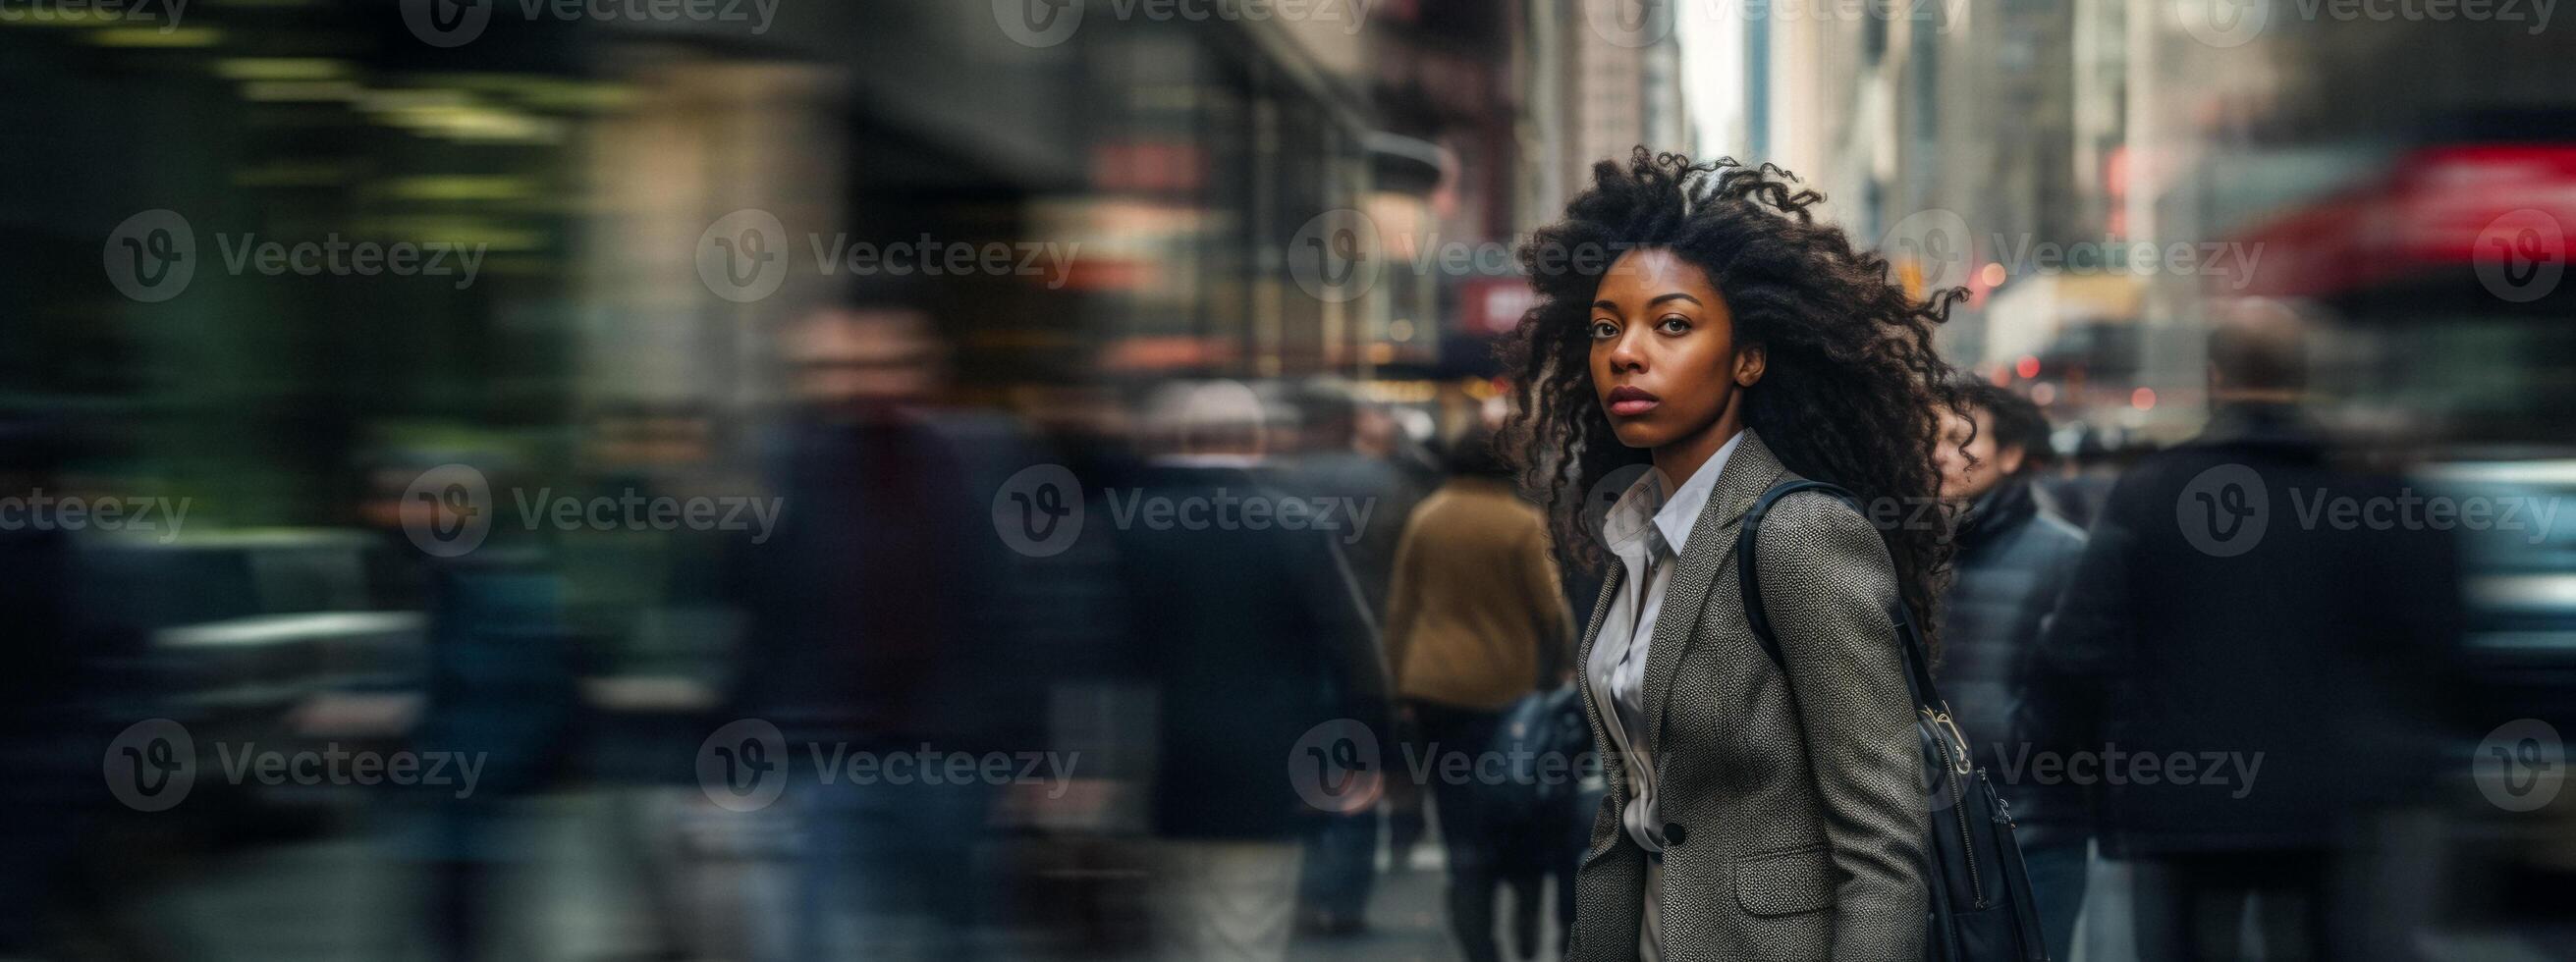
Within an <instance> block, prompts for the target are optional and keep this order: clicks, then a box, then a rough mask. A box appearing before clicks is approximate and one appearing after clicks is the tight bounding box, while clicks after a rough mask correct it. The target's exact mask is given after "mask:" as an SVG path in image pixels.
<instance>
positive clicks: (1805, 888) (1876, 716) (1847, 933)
mask: <svg viewBox="0 0 2576 962" xmlns="http://www.w3.org/2000/svg"><path fill="white" fill-rule="evenodd" d="M1794 477H1795V475H1792V474H1790V473H1789V471H1788V469H1787V468H1784V467H1782V466H1781V464H1780V460H1779V458H1778V457H1777V456H1775V455H1773V454H1772V453H1771V449H1770V448H1769V447H1768V446H1766V445H1764V444H1763V443H1762V439H1761V438H1760V437H1758V436H1755V435H1753V434H1752V433H1751V432H1750V431H1749V430H1748V431H1747V433H1746V435H1745V438H1744V443H1743V444H1741V445H1739V446H1738V447H1737V448H1736V451H1735V453H1734V455H1733V456H1731V457H1730V458H1729V459H1728V460H1727V462H1726V465H1725V466H1724V467H1723V468H1722V469H1720V471H1719V473H1718V477H1717V486H1716V488H1715V490H1714V491H1712V492H1711V494H1710V495H1709V499H1708V505H1707V507H1705V508H1703V509H1701V511H1700V515H1699V520H1697V521H1696V522H1693V523H1692V525H1691V535H1690V540H1689V542H1688V544H1687V546H1686V547H1684V548H1683V552H1682V556H1681V559H1680V561H1679V563H1678V564H1677V565H1676V566H1675V567H1674V569H1673V577H1672V579H1671V581H1670V584H1669V586H1668V587H1667V588H1666V591H1667V594H1666V595H1665V596H1664V603H1663V609H1662V613H1661V614H1659V615H1658V616H1656V622H1655V633H1654V640H1653V649H1652V651H1651V652H1650V653H1649V655H1648V657H1647V661H1646V675H1645V703H1646V709H1647V712H1646V714H1647V728H1648V734H1647V744H1650V745H1654V746H1656V764H1657V766H1658V768H1657V772H1658V773H1659V775H1660V776H1661V779H1662V780H1661V781H1660V783H1659V788H1658V792H1657V795H1658V797H1659V798H1660V799H1661V800H1662V804H1661V808H1662V812H1661V815H1662V817H1663V819H1664V820H1665V826H1664V837H1665V840H1666V843H1667V844H1666V849H1665V853H1664V888H1663V898H1662V901H1661V903H1660V905H1659V906H1658V910H1659V913H1660V915H1661V916H1662V923H1663V935H1664V946H1665V949H1666V952H1667V957H1668V958H1669V959H1670V960H1672V962H1739V960H1745V959H1796V960H1811V959H1850V960H1864V962H1911V960H1915V959H1920V958H1922V957H1923V951H1924V945H1923V937H1924V927H1925V919H1924V912H1925V909H1926V905H1927V901H1926V900H1927V898H1928V895H1927V894H1926V891H1925V887H1924V886H1925V883H1924V869H1923V859H1924V852H1923V842H1924V837H1925V836H1924V833H1925V831H1926V830H1927V827H1928V824H1929V819H1930V815H1929V811H1928V806H1927V801H1926V800H1927V798H1928V794H1927V790H1926V787H1925V783H1924V781H1923V761H1922V756H1921V754H1920V749H1919V748H1918V747H1917V743H1916V735H1915V728H1914V706H1913V702H1912V700H1911V698H1910V697H1909V696H1908V695H1907V693H1906V687H1905V668H1904V663H1903V661H1902V657H1903V656H1902V654H1901V653H1900V652H1899V651H1898V650H1897V648H1896V631H1895V628H1894V627H1893V626H1892V625H1891V624H1890V623H1889V621H1888V618H1887V614H1886V612H1887V606H1888V605H1890V604H1892V603H1894V602H1895V600H1896V594H1897V591H1896V577H1895V568H1894V565H1893V564H1892V563H1890V561H1889V560H1888V554H1887V549H1886V547H1885V546H1884V545H1883V544H1882V543H1881V542H1880V540H1879V536H1878V531H1877V530H1876V529H1875V528H1873V527H1871V526H1870V523H1869V522H1868V520H1866V519H1864V518H1863V517H1861V515H1860V514H1859V513H1858V512H1855V511H1853V510H1852V509H1851V508H1850V507H1848V506H1846V505H1844V504H1843V503H1842V502H1840V501H1837V500H1834V499H1833V498H1832V497H1830V496H1827V495H1824V494H1819V493H1813V492H1810V493H1804V494H1798V495H1792V496H1790V497H1789V498H1787V499H1784V500H1782V501H1781V502H1780V503H1779V504H1778V505H1776V506H1775V507H1774V508H1773V509H1772V513H1771V514H1770V515H1769V516H1768V517H1767V518H1766V519H1765V520H1764V521H1763V524H1762V539H1761V544H1760V548H1759V549H1758V550H1760V551H1761V552H1762V557H1761V571H1762V587H1761V590H1762V599H1763V604H1764V606H1765V607H1766V608H1767V609H1768V610H1769V612H1770V616H1771V625H1772V629H1773V631H1774V632H1775V634H1776V635H1777V637H1778V639H1779V642H1780V649H1781V652H1782V654H1783V655H1784V656H1785V657H1786V658H1787V659H1788V662H1789V671H1788V674H1787V676H1786V677H1784V676H1783V675H1782V673H1781V672H1780V670H1779V669H1778V668H1776V667H1774V665H1773V663H1772V661H1771V659H1770V657H1769V656H1768V655H1766V654H1764V652H1763V650H1762V644H1761V642H1760V641H1757V640H1756V639H1755V638H1754V637H1753V632H1752V630H1751V629H1750V628H1749V627H1747V625H1746V623H1745V619H1744V604H1743V600H1742V598H1741V597H1740V596H1739V592H1738V588H1737V581H1736V573H1735V538H1736V532H1737V530H1738V529H1739V528H1740V527H1741V522H1742V521H1743V518H1744V512H1745V510H1746V509H1748V508H1750V507H1752V505H1753V501H1754V499H1755V498H1758V497H1760V496H1761V494H1762V492H1763V491H1765V490H1768V489H1769V488H1770V487H1771V486H1772V485H1773V484H1775V483H1778V482H1780V481H1784V480H1790V479H1792V478H1794ZM1927 494H1928V492H1927ZM1620 574H1621V572H1620V570H1619V568H1618V567H1617V566H1613V567H1612V568H1611V570H1610V577H1609V579H1608V580H1607V581H1606V582H1605V583H1604V584H1603V585H1602V586H1601V601H1600V602H1599V603H1597V604H1595V605H1594V606H1593V615H1592V623H1591V625H1590V626H1588V627H1586V628H1585V629H1584V632H1583V645H1582V649H1581V651H1582V654H1581V655H1580V656H1579V657H1578V659H1577V661H1576V662H1575V663H1576V664H1578V665H1582V664H1589V663H1590V659H1591V655H1592V644H1593V640H1594V638H1596V637H1597V636H1599V634H1600V632H1601V614H1602V612H1603V610H1605V609H1607V608H1608V607H1609V599H1610V598H1611V594H1610V593H1611V592H1613V591H1616V590H1618V585H1619V578H1620ZM1578 687H1579V688H1581V689H1582V691H1583V709H1584V714H1585V716H1586V717H1587V718H1589V719H1590V721H1591V723H1592V738H1593V743H1594V744H1596V745H1600V746H1603V747H1604V750H1605V751H1606V750H1608V746H1609V745H1610V744H1611V742H1610V741H1609V739H1608V738H1607V737H1606V736H1607V733H1606V732H1604V731H1603V730H1602V727H1601V712H1602V710H1603V706H1601V705H1599V704H1597V703H1595V701H1594V699H1593V696H1592V686H1591V685H1588V684H1586V685H1580V686H1578ZM1602 769H1603V771H1604V772H1605V773H1606V775H1607V777H1608V779H1609V783H1610V791H1609V794H1608V796H1607V797H1606V798H1604V799H1603V800H1602V803H1601V810H1600V811H1599V812H1598V813H1596V815H1595V817H1594V819H1593V823H1592V845H1591V847H1590V848H1589V849H1587V850H1586V851H1585V852H1584V856H1583V869H1582V872H1581V874H1580V875H1579V876H1578V878H1577V880H1576V883H1575V892H1576V900H1577V906H1576V911H1575V919H1574V942H1573V949H1572V951H1571V953H1570V957H1571V958H1572V959H1573V960H1575V962H1610V960H1620V959H1632V958H1635V957H1636V954H1637V936H1638V925H1639V924H1640V920H1641V919H1642V918H1643V915H1644V891H1645V888H1644V886H1645V879H1646V866H1647V859H1648V856H1647V853H1646V851H1645V850H1644V849H1642V848H1639V847H1638V846H1637V844H1636V842H1635V841H1634V840H1632V839H1630V838H1629V837H1628V833H1627V832H1626V831H1625V830H1623V829H1622V828H1621V826H1620V822H1619V813H1620V810H1621V808H1622V807H1624V806H1625V805H1627V803H1628V787H1627V785H1625V784H1624V782H1626V780H1627V779H1626V776H1625V775H1624V773H1623V772H1622V771H1621V768H1620V764H1619V762H1618V761H1617V760H1616V759H1606V760H1605V761H1604V763H1603V765H1602Z"/></svg>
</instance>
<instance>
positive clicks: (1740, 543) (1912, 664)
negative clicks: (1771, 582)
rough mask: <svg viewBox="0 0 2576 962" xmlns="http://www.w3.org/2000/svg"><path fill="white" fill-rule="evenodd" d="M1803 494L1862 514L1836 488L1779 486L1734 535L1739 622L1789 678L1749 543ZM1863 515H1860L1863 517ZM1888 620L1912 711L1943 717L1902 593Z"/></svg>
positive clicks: (1807, 483) (1796, 483)
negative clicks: (1776, 511)
mask: <svg viewBox="0 0 2576 962" xmlns="http://www.w3.org/2000/svg"><path fill="white" fill-rule="evenodd" d="M1802 491H1817V492H1822V493H1824V494H1829V495H1832V496H1833V497H1834V498H1836V499H1837V500H1840V501H1841V502H1842V503H1844V504H1847V505H1850V506H1851V507H1852V510H1854V511H1860V510H1861V506H1860V499H1859V498H1858V497H1855V496H1854V495H1853V494H1852V493H1851V492H1850V491H1847V490H1844V489H1843V488H1842V487H1840V486H1838V485H1833V484H1828V483H1826V482H1823V481H1811V480H1807V479H1804V478H1800V479H1796V480H1791V481H1782V482H1780V483H1779V484H1775V485H1772V486H1771V489H1770V490H1768V491H1764V492H1762V496H1761V497H1759V498H1756V499H1754V501H1753V507H1752V508H1750V509H1747V510H1746V511H1745V512H1744V524H1743V525H1742V526H1741V527H1739V528H1737V529H1736V532H1735V576H1736V583H1737V589H1738V590H1739V591H1741V592H1742V593H1743V595H1744V620H1745V622H1746V623H1747V624H1749V625H1751V626H1752V628H1753V637H1755V638H1757V639H1760V640H1761V642H1762V650H1763V652H1764V653H1766V654H1769V655H1770V656H1771V663H1772V664H1773V665H1777V666H1779V668H1780V672H1781V674H1784V675H1785V674H1788V672H1789V659H1788V658H1787V657H1785V656H1783V655H1782V654H1781V653H1780V639H1779V638H1778V637H1776V636H1774V635H1773V634H1772V633H1771V618H1770V615H1769V613H1768V612H1767V611H1765V610H1764V608H1763V604H1762V575H1761V573H1760V571H1759V570H1758V565H1757V562H1756V560H1755V559H1756V558H1758V557H1759V555H1758V553H1757V552H1755V551H1754V541H1755V540H1756V539H1757V538H1758V537H1760V535H1761V534H1762V518H1763V516H1764V515H1767V514H1769V513H1771V508H1772V506H1774V505H1777V504H1779V503H1780V499H1782V498H1786V497H1788V496H1790V495H1793V494H1797V493H1799V492H1802ZM1867 514H1868V512H1866V511H1863V512H1862V515H1863V516H1864V517H1866V516H1867ZM1888 619H1889V620H1890V621H1893V622H1894V623H1895V624H1896V641H1897V646H1898V647H1900V648H1903V649H1904V650H1905V675H1906V677H1905V681H1906V687H1907V688H1910V689H1912V690H1913V691H1912V694H1913V695H1914V705H1915V707H1916V708H1928V709H1932V710H1934V711H1947V710H1948V709H1947V708H1946V707H1945V705H1944V702H1943V701H1942V700H1941V692H1940V690H1939V689H1937V688H1934V687H1933V685H1932V669H1931V666H1930V663H1929V661H1928V659H1926V658H1925V657H1924V653H1923V639H1922V636H1921V633H1920V632H1918V631H1917V630H1916V629H1915V626H1914V615H1913V612H1911V611H1908V610H1907V609H1906V607H1905V599H1904V598H1903V597H1902V595H1901V593H1900V596H1899V597H1898V598H1897V600H1896V604H1895V605H1894V606H1893V607H1892V608H1891V609H1890V610H1889V612H1888Z"/></svg>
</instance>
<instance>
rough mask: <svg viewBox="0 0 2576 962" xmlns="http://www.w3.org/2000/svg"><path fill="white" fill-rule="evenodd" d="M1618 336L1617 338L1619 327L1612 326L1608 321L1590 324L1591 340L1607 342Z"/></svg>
mask: <svg viewBox="0 0 2576 962" xmlns="http://www.w3.org/2000/svg"><path fill="white" fill-rule="evenodd" d="M1618 336H1619V325H1616V324H1612V323H1610V322H1609V321H1594V322H1592V339H1593V340H1596V341H1607V340H1609V339H1611V338H1614V337H1618Z"/></svg>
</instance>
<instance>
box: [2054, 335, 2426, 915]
mask: <svg viewBox="0 0 2576 962" xmlns="http://www.w3.org/2000/svg"><path fill="white" fill-rule="evenodd" d="M2307 341H2308V334H2307V330H2306V325H2305V322H2304V321H2303V320H2302V319H2301V318H2299V317H2298V316H2297V315H2295V314H2293V313H2292V312H2291V311H2289V310H2287V309H2286V308H2283V307H2281V306H2279V305H2276V304H2270V303H2267V302H2254V303H2252V304H2249V305H2246V306H2245V307H2244V308H2242V309H2240V310H2237V311H2234V312H2232V313H2230V314H2228V315H2226V316H2223V317H2222V318H2221V319H2220V321H2219V323H2218V324H2217V325H2216V327H2215V329H2214V330H2213V331H2212V332H2211V334H2210V339H2209V396H2210V399H2211V405H2212V410H2211V412H2210V422H2209V425H2208V427H2207V428H2206V429H2204V430H2203V431H2202V432H2201V434H2200V435H2199V436H2198V437H2197V438H2195V439H2193V440H2192V441H2191V442H2189V443H2186V444H2183V445H2180V446H2177V447H2175V448H2171V449H2168V450H2166V451H2163V452H2159V453H2157V454H2153V455H2150V456H2148V457H2147V458H2146V459H2144V460H2143V461H2141V462H2139V464H2138V465H2137V467H2136V468H2135V469H2133V470H2132V471H2131V472H2130V473H2129V474H2128V475H2127V476H2126V477H2124V478H2122V479H2121V480H2120V482H2119V484H2118V485H2117V486H2116V487H2115V488H2114V489H2113V490H2112V492H2111V494H2110V496H2109V499H2108V500H2107V501H2106V502H2105V504H2104V506H2103V509H2102V515H2101V518H2100V520H2099V521H2098V522H2097V523H2096V525H2095V527H2094V529H2093V533H2092V537H2091V540H2090V542H2089V543H2088V544H2087V546H2086V548H2085V551H2084V554H2083V558H2082V561H2081V564H2080V565H2079V567H2078V568H2077V570H2076V573H2075V579H2074V581H2073V583H2072V584H2071V585H2070V586H2069V587H2068V588H2067V592H2066V595H2065V598H2064V601H2063V603H2062V605H2061V607H2060V608H2059V609H2058V611H2057V613H2056V615H2055V616H2054V618H2053V620H2052V622H2051V624H2050V625H2049V626H2048V627H2047V629H2046V630H2045V631H2044V632H2043V633H2042V635H2041V642H2040V645H2039V647H2038V648H2037V649H2036V651H2035V652H2034V656H2033V657H2032V658H2031V659H2030V660H2029V661H2028V664H2027V669H2028V678H2027V681H2026V682H2025V692H2024V696H2023V698H2022V700H2021V701H2020V703H2019V709H2020V712H2021V716H2020V718H2019V720H2018V721H2019V724H2020V725H2021V730H2022V732H2023V734H2022V735H2020V736H2016V737H2015V738H2014V739H2013V741H2030V742H2033V743H2034V744H2035V746H2036V747H2037V748H2038V749H2040V750H2042V751H2046V752H2051V753H2054V754H2056V755H2058V756H2059V758H2060V760H2062V761H2064V762H2066V766H2065V770H2066V771H2067V773H2068V775H2069V777H2081V776H2080V773H2081V772H2085V771H2091V772H2095V773H2098V774H2096V775H2095V776H2094V780H2098V781H2100V782H2102V783H2104V797H2103V800H2104V805H2105V810H2104V822H2103V825H2102V831H2103V841H2104V849H2105V851H2106V852H2107V853H2110V854H2113V855H2114V856H2115V857H2119V858H2124V859H2132V860H2135V862H2136V868H2137V875H2136V890H2135V895H2134V898H2135V912H2136V919H2135V925H2136V930H2137V937H2138V954H2139V957H2140V958H2144V959H2154V960H2159V962H2161V960H2168V959H2171V960H2198V959H2233V958H2241V957H2243V956H2242V955H2241V953H2240V946H2241V945H2242V944H2243V941H2244V932H2243V926H2244V920H2245V919H2246V917H2247V911H2248V909H2249V907H2251V908H2252V909H2254V910H2255V911H2254V913H2253V915H2252V926H2253V930H2254V931H2253V934H2254V936H2255V939H2254V941H2257V942H2259V943H2260V944H2261V945H2262V947H2263V949H2262V951H2263V955H2262V957H2263V958H2265V959H2267V960H2273V962H2279V960H2284V959H2322V958H2352V957H2356V956H2357V955H2361V954H2364V953H2365V952H2366V951H2368V950H2367V949H2365V948H2364V947H2363V946H2360V945H2356V944H2354V943H2352V942H2345V941H2338V938H2337V934H2338V930H2349V929H2350V928H2352V927H2354V926H2355V925H2356V923H2357V922H2359V921H2360V920H2359V919H2357V918H2356V917H2354V916H2353V915H2351V914H2350V913H2349V912H2348V910H2347V907H2346V906H2345V905H2343V904H2340V903H2339V900H2338V898H2337V895H2336V893H2337V884H2336V870H2337V868H2338V860H2339V857H2340V856H2341V855H2342V854H2344V852H2345V851H2346V846H2348V845H2350V844H2351V840H2352V838H2353V836H2352V835H2351V834H2350V832H2351V831H2352V830H2354V829H2355V828H2356V827H2357V826H2358V825H2359V824H2360V823H2361V820H2362V819H2364V818H2367V817H2368V814H2369V813H2370V812H2371V811H2372V810H2373V809H2374V808H2376V807H2378V806H2380V805H2383V804H2386V803H2390V802H2393V801H2397V800H2400V799H2403V798H2404V797H2405V796H2406V794H2407V793H2408V792H2410V791H2413V790H2417V789H2420V788H2422V787H2423V786H2424V785H2425V783H2426V780H2427V778H2428V777H2429V776H2430V774H2431V772H2432V766H2433V764H2434V763H2435V761H2436V759H2435V757H2434V755H2433V754H2432V752H2431V751H2430V748H2431V747H2432V746H2431V745H2430V743H2429V742H2428V741H2427V740H2426V738H2425V736H2426V734H2427V733H2430V732H2432V731H2434V730H2435V726H2434V725H2433V724H2431V721H2432V720H2433V718H2434V717H2435V712H2436V711H2437V703H2436V699H2437V698H2438V697H2439V694H2440V693H2439V692H2438V691H2435V690H2431V689H2429V688H2428V680H2429V679H2433V678H2437V677H2439V676H2440V672H2439V670H2438V669H2437V668H2436V666H2438V665H2441V664H2443V663H2444V661H2445V660H2446V654H2445V653H2446V652H2447V651H2448V650H2449V649H2450V648H2451V647H2452V645H2453V643H2454V642H2455V641H2456V639H2457V637H2458V634H2459V631H2460V626H2461V607H2460V604H2461V603H2460V596H2459V582H2458V564H2457V560H2456V558H2455V549H2454V548H2453V546H2452V544H2451V542H2450V540H2449V538H2448V537H2447V536H2446V535H2445V533H2443V532H2441V531H2438V530H2431V529H2429V528H2421V527H2420V526H2419V529H2417V530H2410V529H2409V528H2408V527H2407V526H2405V525H2402V524H2393V525H2375V526H2374V525H2355V526H2344V527H2338V526H2336V525H2333V524H2312V523H2307V522H2305V521H2303V517H2313V516H2303V515H2302V514H2301V513H2300V511H2299V507H2300V506H2301V505H2302V504H2312V503H2318V502H2319V501H2320V500H2321V499H2326V498H2333V499H2338V500H2340V499H2346V498H2350V499H2354V500H2355V501H2356V502H2357V503H2364V504H2367V503H2380V502H2383V501H2384V503H2388V504H2396V503H2398V499H2400V498H2401V497H2402V496H2403V495H2404V489H2403V487H2402V485H2401V484H2400V483H2399V482H2397V481H2396V480H2395V479H2392V478H2386V477H2380V476H2375V475H2371V474H2367V473H2361V472H2357V471H2353V470H2348V469H2346V468H2343V467H2339V466H2338V465H2337V463H2336V456H2335V452H2334V450H2333V448H2332V447H2331V446H2330V444H2329V443H2328V441H2327V440H2326V438H2325V437H2324V436H2323V434H2322V433H2320V431H2319V430H2318V429H2317V428H2316V427H2314V426H2313V425H2312V424H2311V423H2310V422H2309V420H2308V419H2307V418H2306V417H2305V416H2304V415H2303V414H2302V413H2301V411H2300V409H2299V407H2298V403H2299V401H2300V400H2301V397H2302V395H2303V392H2304V388H2305V384H2306V365H2305V358H2306V356H2307ZM2150 765H2153V766H2155V767H2148V766H2150ZM2177 769H2179V770H2177ZM2033 771H2034V773H2037V772H2042V771H2045V769H2044V768H2041V767H2038V766H2034V767H2033Z"/></svg>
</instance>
